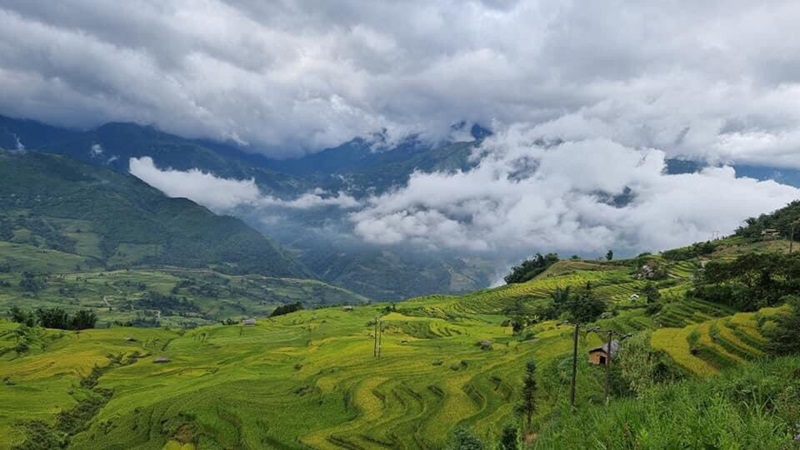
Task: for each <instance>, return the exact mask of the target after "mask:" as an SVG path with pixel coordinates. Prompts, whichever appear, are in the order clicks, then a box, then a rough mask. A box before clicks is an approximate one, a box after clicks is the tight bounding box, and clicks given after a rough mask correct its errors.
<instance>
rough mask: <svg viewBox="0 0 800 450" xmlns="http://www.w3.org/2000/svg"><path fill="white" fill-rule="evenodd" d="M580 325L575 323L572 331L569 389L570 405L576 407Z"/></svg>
mask: <svg viewBox="0 0 800 450" xmlns="http://www.w3.org/2000/svg"><path fill="white" fill-rule="evenodd" d="M579 327H580V325H578V324H577V323H576V324H575V331H573V333H572V385H571V386H570V389H569V405H570V406H572V407H573V408H574V407H575V384H576V383H577V381H578V329H579Z"/></svg>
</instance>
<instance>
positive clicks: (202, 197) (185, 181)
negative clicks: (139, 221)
mask: <svg viewBox="0 0 800 450" xmlns="http://www.w3.org/2000/svg"><path fill="white" fill-rule="evenodd" d="M129 165H130V172H131V174H133V175H134V176H135V177H137V178H139V179H141V180H142V181H144V182H145V183H147V184H149V185H151V186H153V187H155V188H156V189H159V190H161V191H162V192H164V193H165V194H166V195H168V196H170V197H183V198H188V199H190V200H193V201H195V202H197V203H200V204H201V205H203V206H207V207H208V208H210V209H212V210H214V211H227V210H230V209H232V208H234V207H236V206H238V205H242V204H254V203H256V202H257V201H258V200H259V199H260V198H261V192H260V191H259V190H258V186H256V183H255V181H254V180H252V179H251V180H229V179H225V178H218V177H216V176H214V175H212V174H210V173H204V172H201V171H199V170H197V169H192V170H189V171H187V172H182V171H179V170H172V169H167V170H161V169H159V168H158V167H156V165H155V164H154V163H153V159H152V158H150V157H148V156H146V157H144V158H131V159H130V161H129Z"/></svg>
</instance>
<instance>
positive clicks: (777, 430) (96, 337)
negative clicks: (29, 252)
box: [0, 238, 797, 449]
mask: <svg viewBox="0 0 800 450" xmlns="http://www.w3.org/2000/svg"><path fill="white" fill-rule="evenodd" d="M762 244H767V243H762V242H758V243H752V244H748V243H746V242H742V241H741V238H732V239H728V240H723V241H719V242H716V243H715V245H714V248H713V250H712V249H711V248H710V247H702V248H703V249H705V250H703V251H704V253H703V254H702V255H700V254H694V253H692V252H693V251H696V250H697V248H700V247H689V248H686V249H678V250H677V251H674V252H672V253H665V255H643V256H641V257H639V258H637V259H634V260H629V261H615V262H610V263H609V262H602V263H601V262H596V261H562V262H559V263H557V264H555V265H553V266H552V267H550V268H549V269H548V270H547V271H546V272H545V273H542V274H541V275H539V276H538V277H536V278H534V279H533V280H530V281H528V282H526V283H521V284H516V285H510V286H504V287H501V288H497V289H490V290H485V291H480V292H475V293H471V294H468V295H463V296H444V295H442V296H430V297H423V298H417V299H413V300H410V301H407V302H403V303H400V304H396V305H385V304H384V305H371V306H359V307H356V308H354V309H353V310H344V309H341V308H324V309H317V310H309V311H301V312H296V313H292V314H288V315H285V316H280V317H276V318H273V319H270V320H260V321H259V322H258V324H256V325H255V326H251V327H239V326H220V325H217V326H210V327H200V328H197V329H194V330H189V331H185V332H184V331H180V332H176V331H172V330H169V329H153V328H151V329H142V328H112V329H109V330H85V331H82V332H81V333H80V335H76V334H73V333H66V332H57V331H44V330H38V329H28V330H22V331H21V330H20V328H19V327H18V326H16V325H13V324H10V323H5V324H2V325H0V347H2V348H4V350H2V351H0V355H1V356H0V361H3V363H2V364H0V377H6V378H5V379H6V380H7V382H6V385H5V386H3V387H2V389H4V394H5V398H7V399H8V400H7V401H6V403H5V405H6V406H4V414H3V415H0V436H5V437H4V438H3V439H4V440H3V441H0V445H3V446H10V445H13V444H21V443H22V442H23V441H24V440H26V439H27V440H29V441H30V440H39V441H48V442H50V441H52V442H56V441H59V439H61V441H62V442H63V441H64V440H69V442H70V443H71V447H72V448H95V447H97V446H98V445H99V444H102V445H104V446H109V447H113V446H127V447H130V446H139V447H142V448H161V447H163V446H165V445H167V446H175V447H177V446H181V445H184V446H188V447H189V448H195V447H198V448H207V447H239V448H264V447H269V448H297V447H309V448H319V449H341V448H378V447H392V448H415V449H416V448H442V447H443V446H445V445H446V444H447V442H448V439H449V438H448V436H449V435H450V433H451V431H452V430H453V429H455V428H456V427H459V426H462V427H467V428H469V429H470V430H472V432H474V433H475V434H477V435H478V436H480V437H482V438H483V439H486V440H488V441H497V440H498V439H499V438H500V435H501V431H502V429H503V427H504V424H506V423H509V422H514V421H515V416H514V405H515V404H516V403H517V402H518V400H519V398H520V395H521V378H522V374H523V367H524V365H525V362H526V361H528V360H530V359H535V360H536V362H537V365H538V367H539V369H538V371H537V381H538V383H539V390H538V393H537V398H538V400H537V402H538V403H537V405H538V410H537V413H536V416H535V417H536V419H535V424H536V427H537V428H540V429H541V431H542V435H541V439H540V440H534V441H533V442H532V446H533V447H534V448H556V447H557V444H556V443H557V442H559V439H565V438H564V433H566V432H568V430H566V429H565V428H563V427H564V426H566V425H563V424H571V425H569V426H572V427H574V426H575V424H574V421H571V419H565V418H564V417H563V415H564V414H565V413H566V411H567V408H568V407H567V406H566V402H567V400H566V399H567V398H568V396H569V394H568V392H569V376H570V375H569V374H570V366H571V357H570V355H571V350H572V349H571V347H572V341H571V337H572V327H571V326H570V325H565V324H563V323H560V321H558V320H539V321H534V322H533V323H532V324H531V325H530V326H529V327H527V328H526V329H525V330H523V331H522V332H521V333H519V334H514V333H513V331H512V328H511V326H510V324H509V316H510V317H511V318H512V319H513V318H514V317H516V316H517V315H519V314H525V315H528V316H534V315H536V314H537V311H539V310H540V307H542V306H543V305H544V304H546V303H547V302H549V301H551V300H550V294H551V293H552V292H553V291H554V290H555V289H556V288H557V287H567V286H571V287H573V288H580V287H585V286H586V285H587V284H589V285H590V286H591V289H592V291H593V292H594V293H595V294H596V295H597V296H599V297H601V298H602V299H604V300H605V301H606V302H607V303H608V305H609V308H608V312H607V314H605V315H604V316H602V317H601V318H600V319H599V320H597V322H596V324H597V325H599V326H601V327H603V328H604V329H613V330H616V331H618V332H620V333H638V332H647V333H652V337H650V338H648V341H647V342H648V343H649V346H651V347H652V349H651V351H652V352H655V353H653V354H654V355H664V356H663V358H666V359H665V360H664V361H665V362H664V364H668V365H669V366H670V367H672V368H671V369H668V370H669V371H671V373H674V374H683V375H680V376H683V377H686V378H689V379H694V378H697V379H704V378H708V377H712V376H715V375H716V374H717V373H718V372H724V373H728V372H727V371H729V370H731V369H734V368H736V367H740V366H747V367H749V366H750V365H752V364H760V363H758V361H760V358H762V357H763V355H764V352H765V343H766V340H765V336H764V334H763V333H764V332H765V330H768V329H769V328H770V327H771V326H772V325H770V324H774V318H775V317H777V316H779V315H781V314H783V312H782V310H780V309H774V308H768V309H763V310H761V311H760V312H757V313H756V312H753V313H739V312H736V311H735V310H733V309H732V308H731V307H729V306H725V305H721V304H717V303H712V302H708V301H703V300H700V299H697V298H693V297H691V295H687V292H688V293H690V292H691V288H692V286H693V284H694V283H695V280H694V279H693V278H696V277H697V276H698V275H699V274H700V273H702V268H703V265H704V264H705V263H704V262H703V261H708V260H718V259H721V260H727V259H730V254H731V253H730V252H731V251H739V252H744V254H748V253H747V252H757V251H784V252H785V251H786V249H787V247H788V243H787V242H785V241H770V242H769V243H768V244H769V246H766V245H762ZM644 266H647V267H648V269H646V270H645V269H644ZM649 273H655V274H656V275H657V278H659V279H655V278H652V277H651V278H648V275H647V274H649ZM648 283H653V285H654V286H655V287H656V288H657V291H658V293H659V298H658V299H657V300H655V301H650V302H648V300H647V298H646V295H647V294H646V292H647V289H649V288H648V285H649V284H648ZM654 303H655V304H657V305H658V306H659V308H652V307H651V306H652V304H654ZM376 318H380V320H381V322H380V323H381V329H382V330H383V333H382V337H381V352H380V355H381V356H380V358H376V357H374V352H375V347H374V345H375V341H374V332H375V330H376V327H375V319H376ZM20 333H22V334H24V335H25V336H26V339H28V340H29V341H30V342H31V343H32V344H35V345H31V350H29V351H28V352H27V353H22V354H19V355H18V354H17V353H16V352H15V350H14V346H15V344H16V342H18V339H19V337H18V336H20ZM645 336H648V335H645ZM126 338H133V339H126ZM603 339H605V334H604V333H603V334H599V333H592V332H588V333H581V334H580V340H579V352H580V353H579V354H580V355H584V354H585V352H586V350H587V349H589V348H591V347H594V346H597V345H599V344H600V343H601V342H602V340H603ZM624 348H625V344H624V343H623V350H624ZM157 358H166V362H162V363H156V362H157V361H164V360H163V359H158V360H157ZM666 361H668V362H666ZM788 361H789V362H786V361H784V363H786V364H789V363H791V364H792V365H791V370H795V368H796V367H797V361H796V359H794V360H788ZM95 367H96V368H95ZM752 367H754V368H753V369H747V370H749V371H750V372H748V373H751V374H752V375H734V378H729V379H731V380H742V381H731V382H730V383H734V384H726V385H725V386H731V387H730V389H731V390H726V391H724V392H725V395H728V394H730V392H733V391H736V389H738V388H736V386H739V385H740V384H735V383H747V384H748V385H753V384H754V383H761V381H760V378H758V379H751V378H747V377H748V376H749V377H755V376H759V377H761V376H762V375H758V374H760V373H761V372H760V371H761V370H762V369H759V368H758V367H760V366H758V365H756V366H752ZM765 367H766V366H765ZM659 370H661V371H663V370H665V369H664V367H662V368H660V369H659ZM763 370H769V369H767V368H765V369H763ZM787 370H789V369H787ZM791 370H789V372H791ZM789 372H787V373H789ZM619 377H620V375H619V374H618V373H616V372H615V375H614V380H616V381H614V383H615V384H614V385H615V386H617V387H614V390H613V396H614V397H615V398H614V399H613V400H612V408H614V409H612V411H614V412H613V417H616V418H618V420H623V419H621V417H629V416H625V414H629V413H631V411H639V413H640V414H642V415H641V417H642V418H643V419H644V418H647V421H644V420H643V421H636V420H633V419H626V420H628V422H629V424H630V426H631V427H632V429H631V433H633V434H632V435H630V436H628V435H625V436H617V437H614V435H611V434H607V433H606V434H603V433H601V432H598V436H602V439H603V442H606V446H607V447H609V448H617V447H621V446H622V445H623V444H619V445H617V444H618V443H620V442H628V444H625V445H628V446H629V447H630V446H634V447H636V446H640V447H647V443H648V442H661V443H664V442H666V444H664V445H666V446H667V447H669V446H670V445H672V444H674V445H678V444H677V443H676V442H677V441H675V439H677V437H678V435H673V436H672V437H670V435H667V434H653V435H652V436H651V437H652V439H653V440H652V441H650V440H648V435H646V434H643V433H645V432H647V431H648V426H650V425H652V424H655V423H657V417H660V416H657V411H655V410H653V408H654V406H653V405H655V404H664V405H665V407H667V408H675V411H678V410H680V408H697V407H700V406H701V405H703V404H705V403H703V402H704V401H705V400H701V399H698V398H696V397H691V396H690V397H691V398H696V399H697V401H698V402H699V403H698V404H697V405H695V403H691V402H689V398H690V397H685V396H682V394H680V393H681V392H684V391H685V390H686V389H695V391H696V392H705V393H707V395H709V397H708V399H709V400H707V401H712V400H711V398H712V397H713V396H714V395H716V393H719V392H720V391H718V390H717V391H715V390H713V389H712V390H709V389H708V388H707V387H706V386H707V385H704V384H696V385H695V384H691V383H693V382H688V383H689V384H684V383H678V384H673V385H670V384H666V385H658V386H664V387H663V389H662V388H660V387H659V388H657V389H656V390H655V391H653V392H652V393H651V394H647V395H645V396H644V397H643V398H642V399H640V400H638V401H637V402H632V401H629V400H625V399H624V398H623V397H625V396H626V395H630V394H629V393H627V394H626V391H625V388H624V387H620V384H621V383H624V382H623V381H619V380H620V378H619ZM735 377H739V378H735ZM741 377H744V378H741ZM604 380H605V371H604V370H602V369H601V368H596V367H592V366H590V365H589V364H588V363H587V359H586V358H585V357H581V358H579V360H578V385H577V406H578V408H579V409H580V411H581V414H583V416H581V417H583V418H584V420H585V421H586V423H587V424H596V425H592V426H597V427H598V428H601V427H604V426H605V427H607V426H610V425H609V423H608V421H607V420H605V419H602V418H601V417H605V416H604V415H603V413H602V408H601V406H600V404H601V403H602V396H603V382H604ZM768 381H769V380H766V381H764V383H762V384H763V385H764V386H763V387H764V389H772V391H769V392H773V391H775V392H783V394H781V395H789V394H791V390H788V391H787V390H784V389H783V388H784V387H786V386H788V384H785V383H784V382H782V381H780V380H773V381H774V382H773V381H769V382H768ZM770 383H772V384H770ZM694 386H698V387H697V388H695V387H694ZM759 386H760V384H759ZM726 389H727V388H726ZM695 391H692V392H695ZM759 392H761V391H759ZM764 392H767V391H764ZM704 395H706V394H704ZM759 395H760V394H759ZM765 395H766V394H765ZM617 397H620V399H619V400H618V399H616V398H617ZM705 398H706V397H703V399H705ZM713 398H716V397H713ZM725 398H727V397H725ZM760 398H761V397H758V398H756V400H757V401H760ZM776 398H777V397H776ZM793 398H794V397H792V398H789V397H785V398H784V397H781V399H784V400H785V401H784V400H780V402H773V403H772V404H771V406H768V407H770V408H775V409H774V410H773V411H774V412H773V413H772V414H771V415H763V414H762V415H758V412H757V408H760V407H763V405H762V404H761V403H753V404H752V405H751V404H750V403H748V406H742V408H746V409H745V410H741V409H740V410H738V411H740V415H737V413H736V411H734V410H731V409H730V408H729V406H730V405H733V404H740V403H737V402H739V400H736V398H733V399H732V400H731V402H732V403H730V405H729V403H724V404H723V403H719V407H720V408H724V410H720V414H722V413H723V412H724V413H725V414H727V415H726V416H724V417H729V418H733V419H732V420H735V423H730V424H728V423H725V422H722V423H716V424H715V427H716V428H713V429H714V430H715V433H723V434H724V435H725V436H734V437H735V436H740V437H741V436H742V434H741V433H742V431H741V430H754V429H759V430H762V431H763V432H764V434H763V435H762V436H761V439H762V440H763V442H764V443H769V445H774V444H775V443H776V442H777V443H779V444H781V443H788V442H791V434H790V433H791V430H790V426H791V425H792V423H791V421H790V419H791V418H792V417H794V416H792V414H793V413H792V410H791V408H789V409H786V408H787V406H786V405H791V404H793V401H794V400H792V399H793ZM717 400H719V401H720V402H721V401H722V400H721V399H717ZM715 401H716V400H715ZM725 401H726V402H727V400H725ZM748 401H749V400H748ZM765 401H766V400H765ZM654 402H655V403H654ZM664 402H675V403H674V404H673V403H664ZM680 402H683V403H680ZM618 403H619V406H617V404H618ZM715 404H716V403H715ZM92 405H94V406H92ZM637 405H639V406H637ZM265 408H268V409H269V411H270V414H264V410H265ZM637 408H644V409H637ZM59 409H62V410H63V411H64V413H62V414H61V415H59V416H58V417H59V418H57V419H56V420H55V421H53V419H52V418H53V413H54V411H57V410H59ZM675 411H672V412H675ZM690 411H694V410H687V417H695V416H692V415H691V412H690ZM742 411H744V412H742ZM12 417H13V418H14V419H13V420H12V419H11V418H12ZM719 417H723V416H719ZM67 418H69V421H68V420H67ZM20 420H21V421H22V422H19V421H20ZM36 420H44V422H43V423H39V422H36ZM648 424H650V425H648ZM762 426H763V427H766V428H763V429H762V428H758V427H762ZM749 427H756V428H749ZM15 429H16V430H18V431H22V432H21V433H12V432H11V431H12V430H15ZM709 429H712V428H709ZM737 430H738V431H737ZM768 430H771V431H768ZM678 434H680V433H678ZM680 435H681V436H683V437H682V439H683V438H685V439H696V440H695V441H693V442H717V443H718V444H720V443H721V442H734V441H735V439H734V438H730V439H734V440H733V441H720V440H719V439H723V438H721V437H719V436H718V435H717V434H708V435H704V434H703V433H701V432H698V433H694V432H693V433H692V434H689V435H686V434H680ZM559 436H561V437H559ZM698 436H699V437H698ZM533 437H534V436H531V439H533ZM571 439H572V440H573V441H575V442H583V441H581V440H580V439H578V438H577V437H574V436H573V437H572V438H571ZM757 440H758V439H757ZM687 442H688V441H687ZM748 442H749V441H748ZM754 442H755V441H754ZM704 445H705V444H704ZM709 445H711V444H709ZM720 445H722V447H725V445H723V444H720ZM722 447H718V448H722Z"/></svg>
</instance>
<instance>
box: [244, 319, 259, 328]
mask: <svg viewBox="0 0 800 450" xmlns="http://www.w3.org/2000/svg"><path fill="white" fill-rule="evenodd" d="M242 325H244V326H247V327H254V326H256V319H253V318H250V319H244V320H243V321H242Z"/></svg>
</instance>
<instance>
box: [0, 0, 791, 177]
mask: <svg viewBox="0 0 800 450" xmlns="http://www.w3.org/2000/svg"><path fill="white" fill-rule="evenodd" d="M798 19H800V4H799V3H797V2H794V1H791V0H775V1H770V2H750V1H744V0H733V1H721V0H716V1H715V0H712V1H703V2H697V1H689V0H679V1H674V2H636V1H621V0H612V1H609V2H591V1H570V0H565V1H560V2H553V1H515V0H484V1H477V0H475V1H464V2H462V1H445V2H429V1H423V0H412V1H408V2H390V1H358V0H341V1H335V2H327V1H326V2H286V1H278V0H276V1H261V0H259V1H250V0H240V1H223V0H203V1H194V0H158V1H156V0H137V1H128V2H102V1H97V0H65V1H59V2H33V1H29V0H6V1H4V2H2V4H1V5H0V111H2V112H3V113H5V114H8V115H14V116H25V117H31V118H36V119H40V120H44V121H47V122H52V123H58V124H64V125H71V126H78V127H83V126H90V125H96V124H99V123H101V122H106V121H109V120H121V121H137V122H143V123H155V124H157V125H158V126H160V127H162V128H164V129H166V130H168V131H172V132H176V133H179V134H183V135H187V136H192V137H211V138H223V139H231V140H235V141H238V142H241V143H247V144H249V145H250V147H251V148H253V149H254V150H258V151H263V152H266V153H270V154H273V155H297V154H301V153H305V152H309V151H316V150H319V149H321V148H323V147H326V146H332V145H335V144H338V143H340V142H343V141H346V140H348V139H350V138H352V137H353V136H356V135H364V134H366V133H370V132H374V131H376V130H379V129H382V128H386V129H387V130H388V131H389V134H390V135H393V136H402V135H404V134H407V133H410V132H421V133H424V134H426V135H428V136H431V137H438V136H444V135H446V134H447V132H448V126H449V125H450V124H452V123H454V122H456V121H459V120H467V121H474V122H479V123H482V124H484V125H491V126H492V127H493V128H494V129H496V130H501V131H502V130H504V129H506V128H508V127H509V126H512V125H513V124H514V123H525V124H534V125H538V126H539V127H540V128H539V130H538V131H537V132H539V133H542V134H547V135H553V136H559V137H562V138H564V139H566V140H570V139H571V137H573V136H576V135H579V136H581V137H591V138H592V139H598V140H603V139H605V140H610V141H613V142H616V143H617V144H619V145H622V146H625V147H630V148H635V149H641V148H656V149H659V150H661V151H663V152H664V153H665V154H667V155H668V156H676V155H683V156H692V157H700V158H704V159H707V160H710V161H715V162H731V161H732V162H737V163H753V164H768V165H773V166H786V167H800V152H798V151H797V149H798V144H800V126H799V125H798V124H800V108H797V105H798V104H800V84H798V83H799V82H800V59H798V58H797V57H796V55H798V54H800V39H795V38H794V36H796V34H797V33H796V28H797V26H796V24H797V22H798Z"/></svg>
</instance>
